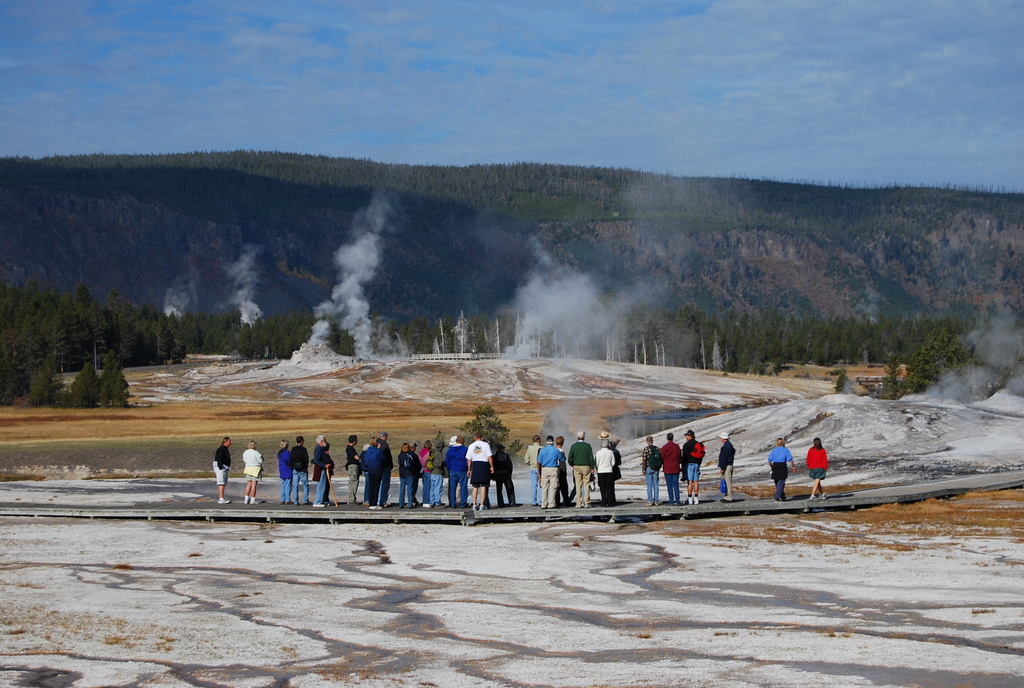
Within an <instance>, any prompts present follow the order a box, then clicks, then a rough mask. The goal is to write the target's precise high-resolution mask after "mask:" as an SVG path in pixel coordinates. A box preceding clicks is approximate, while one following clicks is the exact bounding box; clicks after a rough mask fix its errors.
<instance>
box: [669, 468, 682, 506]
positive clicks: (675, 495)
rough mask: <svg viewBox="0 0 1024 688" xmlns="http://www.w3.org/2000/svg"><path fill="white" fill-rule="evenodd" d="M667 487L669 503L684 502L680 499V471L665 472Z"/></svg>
mask: <svg viewBox="0 0 1024 688" xmlns="http://www.w3.org/2000/svg"><path fill="white" fill-rule="evenodd" d="M665 487H666V488H667V489H668V503H669V504H682V502H680V501H679V474H678V473H666V474H665Z"/></svg>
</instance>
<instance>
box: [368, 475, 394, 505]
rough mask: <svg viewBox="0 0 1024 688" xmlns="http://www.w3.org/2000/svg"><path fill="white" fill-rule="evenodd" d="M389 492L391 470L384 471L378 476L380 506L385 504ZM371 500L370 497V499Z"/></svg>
mask: <svg viewBox="0 0 1024 688" xmlns="http://www.w3.org/2000/svg"><path fill="white" fill-rule="evenodd" d="M390 494H391V471H387V470H386V471H384V472H383V473H382V474H381V476H380V500H379V501H378V502H377V503H378V504H380V505H381V506H387V504H388V496H389V495H390ZM370 501H371V502H372V501H373V500H372V499H371V500H370Z"/></svg>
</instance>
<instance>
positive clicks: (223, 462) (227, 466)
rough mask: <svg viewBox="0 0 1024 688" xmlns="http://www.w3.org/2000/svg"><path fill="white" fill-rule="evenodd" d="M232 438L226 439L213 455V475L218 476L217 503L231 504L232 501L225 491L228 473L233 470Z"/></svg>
mask: <svg viewBox="0 0 1024 688" xmlns="http://www.w3.org/2000/svg"><path fill="white" fill-rule="evenodd" d="M230 446H231V438H230V437H225V438H224V439H223V440H221V442H220V446H219V447H217V452H216V453H215V454H214V455H213V474H214V475H215V476H217V497H218V499H217V503H218V504H230V503H231V500H230V499H227V498H225V497H224V490H225V489H226V488H227V486H228V471H230V470H231V451H230V450H229V449H228V447H230Z"/></svg>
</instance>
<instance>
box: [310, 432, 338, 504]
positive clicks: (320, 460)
mask: <svg viewBox="0 0 1024 688" xmlns="http://www.w3.org/2000/svg"><path fill="white" fill-rule="evenodd" d="M329 447H330V445H329V444H328V443H327V438H326V437H324V436H323V435H317V438H316V447H314V448H313V479H314V480H316V481H317V483H316V495H315V496H314V497H313V506H314V507H319V508H323V507H325V506H327V493H328V490H329V489H330V486H331V473H333V472H334V460H333V459H331V452H330V449H329Z"/></svg>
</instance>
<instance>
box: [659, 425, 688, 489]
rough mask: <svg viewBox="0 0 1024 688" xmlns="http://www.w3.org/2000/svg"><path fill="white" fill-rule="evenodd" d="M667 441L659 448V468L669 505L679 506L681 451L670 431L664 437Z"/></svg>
mask: <svg viewBox="0 0 1024 688" xmlns="http://www.w3.org/2000/svg"><path fill="white" fill-rule="evenodd" d="M665 439H667V440H668V441H667V442H665V445H664V446H663V447H662V448H661V470H662V473H664V474H665V488H666V489H667V490H668V503H669V506H681V505H682V502H681V501H679V472H680V471H681V470H682V458H683V452H682V451H680V449H679V445H678V444H676V443H675V442H674V440H675V435H673V434H672V433H671V432H670V433H669V434H668V435H667V436H666V437H665Z"/></svg>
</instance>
